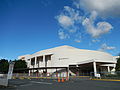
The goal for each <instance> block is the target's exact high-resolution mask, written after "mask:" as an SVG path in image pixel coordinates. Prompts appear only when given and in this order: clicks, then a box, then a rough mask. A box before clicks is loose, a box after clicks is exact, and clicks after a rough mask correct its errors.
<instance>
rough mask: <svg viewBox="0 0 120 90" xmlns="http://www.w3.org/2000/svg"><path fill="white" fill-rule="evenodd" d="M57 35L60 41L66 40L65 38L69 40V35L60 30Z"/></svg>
mask: <svg viewBox="0 0 120 90" xmlns="http://www.w3.org/2000/svg"><path fill="white" fill-rule="evenodd" d="M58 35H59V38H60V39H67V38H69V35H68V34H66V33H65V32H64V31H63V30H62V29H60V30H59V31H58Z"/></svg>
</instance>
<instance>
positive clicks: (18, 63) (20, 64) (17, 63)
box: [14, 60, 27, 72]
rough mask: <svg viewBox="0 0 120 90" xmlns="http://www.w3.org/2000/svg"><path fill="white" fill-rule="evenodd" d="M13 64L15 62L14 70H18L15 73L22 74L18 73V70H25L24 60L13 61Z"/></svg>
mask: <svg viewBox="0 0 120 90" xmlns="http://www.w3.org/2000/svg"><path fill="white" fill-rule="evenodd" d="M14 62H15V65H14V70H18V71H17V72H24V71H19V69H22V68H27V64H26V62H25V60H14ZM14 72H16V71H14Z"/></svg>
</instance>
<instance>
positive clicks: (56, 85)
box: [0, 79, 120, 90]
mask: <svg viewBox="0 0 120 90" xmlns="http://www.w3.org/2000/svg"><path fill="white" fill-rule="evenodd" d="M0 90H120V82H113V81H95V80H83V79H79V80H78V79H77V80H70V81H66V82H57V80H51V79H49V80H48V79H30V80H29V79H23V80H21V79H13V80H10V81H9V86H8V87H7V88H5V87H4V88H3V87H0Z"/></svg>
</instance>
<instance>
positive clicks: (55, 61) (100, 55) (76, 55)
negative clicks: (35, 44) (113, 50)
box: [19, 46, 116, 68]
mask: <svg viewBox="0 0 120 90" xmlns="http://www.w3.org/2000/svg"><path fill="white" fill-rule="evenodd" d="M45 55H51V60H49V61H48V63H47V67H68V66H69V65H74V64H75V65H76V64H79V63H81V62H84V61H90V60H96V61H97V62H108V63H109V62H110V63H116V62H115V60H113V56H112V55H110V54H108V53H105V52H100V51H92V50H83V49H78V48H74V47H71V46H60V47H56V48H52V49H46V50H42V51H40V52H36V53H34V54H32V55H24V56H20V57H19V59H21V57H22V58H23V57H24V60H25V61H26V62H27V63H28V64H27V65H28V67H29V68H33V66H32V65H31V58H33V57H38V56H43V62H39V65H40V67H45ZM35 67H36V68H37V67H38V65H36V66H35Z"/></svg>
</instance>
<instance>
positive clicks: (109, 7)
mask: <svg viewBox="0 0 120 90" xmlns="http://www.w3.org/2000/svg"><path fill="white" fill-rule="evenodd" d="M74 4H75V5H76V7H77V8H83V9H85V10H87V11H88V12H91V11H97V13H98V14H99V15H101V16H107V17H109V16H120V0H74Z"/></svg>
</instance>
